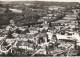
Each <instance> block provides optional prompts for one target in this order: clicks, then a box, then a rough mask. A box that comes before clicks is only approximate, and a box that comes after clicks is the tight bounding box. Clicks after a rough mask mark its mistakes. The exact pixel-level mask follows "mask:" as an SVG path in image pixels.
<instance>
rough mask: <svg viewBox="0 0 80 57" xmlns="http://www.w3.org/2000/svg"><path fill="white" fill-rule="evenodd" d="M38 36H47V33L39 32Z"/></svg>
mask: <svg viewBox="0 0 80 57" xmlns="http://www.w3.org/2000/svg"><path fill="white" fill-rule="evenodd" d="M36 37H47V34H46V33H39V34H38V35H37V36H36Z"/></svg>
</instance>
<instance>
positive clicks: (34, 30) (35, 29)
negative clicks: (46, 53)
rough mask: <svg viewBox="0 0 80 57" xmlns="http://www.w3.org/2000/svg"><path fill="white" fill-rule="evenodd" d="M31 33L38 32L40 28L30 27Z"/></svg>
mask: <svg viewBox="0 0 80 57" xmlns="http://www.w3.org/2000/svg"><path fill="white" fill-rule="evenodd" d="M29 31H30V33H38V29H37V28H34V27H31V28H30V29H29Z"/></svg>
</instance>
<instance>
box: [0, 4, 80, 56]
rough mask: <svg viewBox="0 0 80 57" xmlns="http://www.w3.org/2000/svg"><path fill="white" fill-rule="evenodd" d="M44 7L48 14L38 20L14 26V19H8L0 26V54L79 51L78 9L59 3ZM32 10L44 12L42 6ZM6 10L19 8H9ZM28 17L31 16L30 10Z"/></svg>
mask: <svg viewBox="0 0 80 57" xmlns="http://www.w3.org/2000/svg"><path fill="white" fill-rule="evenodd" d="M26 5H27V4H26ZM15 7H16V6H15ZM76 7H79V5H77V6H76ZM47 8H48V11H47V14H46V15H44V14H43V15H44V16H40V19H39V20H38V22H39V23H35V24H34V23H32V24H31V23H30V24H29V25H25V26H24V25H23V26H17V25H16V23H15V22H16V21H15V20H12V19H11V20H9V25H7V26H6V27H5V28H4V29H0V55H4V56H5V55H11V56H14V55H18V56H31V57H33V56H42V55H43V56H77V55H78V54H79V52H80V50H79V48H80V32H79V18H80V16H79V15H78V14H79V13H80V9H79V8H76V9H74V8H72V9H69V10H68V11H65V7H61V6H47ZM32 10H33V11H37V13H39V15H42V12H45V13H46V10H44V11H43V10H42V9H32ZM53 10H54V12H53ZM8 11H11V12H18V13H21V12H22V11H21V10H19V11H17V10H15V9H11V8H9V9H8ZM11 12H10V13H11ZM24 13H25V12H24ZM37 13H36V14H37ZM31 18H32V20H33V19H34V17H33V13H32V17H31ZM33 21H34V20H33ZM35 22H36V21H35ZM26 23H27V22H26ZM19 24H20V23H19ZM19 24H18V25H19Z"/></svg>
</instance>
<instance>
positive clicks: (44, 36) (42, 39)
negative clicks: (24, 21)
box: [36, 32, 48, 44]
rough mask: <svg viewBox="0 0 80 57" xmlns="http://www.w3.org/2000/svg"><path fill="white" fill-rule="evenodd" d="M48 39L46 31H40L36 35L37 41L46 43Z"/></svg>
mask: <svg viewBox="0 0 80 57" xmlns="http://www.w3.org/2000/svg"><path fill="white" fill-rule="evenodd" d="M47 41H48V35H47V34H46V33H41V32H40V33H39V34H38V35H37V36H36V43H38V44H41V43H45V42H47Z"/></svg>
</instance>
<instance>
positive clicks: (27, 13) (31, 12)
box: [0, 1, 80, 26]
mask: <svg viewBox="0 0 80 57" xmlns="http://www.w3.org/2000/svg"><path fill="white" fill-rule="evenodd" d="M77 5H80V3H78V2H43V1H23V2H20V1H17V2H7V3H6V2H2V1H1V2H0V26H3V25H8V24H9V20H14V21H15V23H16V25H18V26H22V25H26V24H30V23H37V22H38V20H40V19H41V18H42V17H44V16H47V14H48V13H49V7H52V6H60V7H64V8H65V9H64V11H68V10H70V9H72V8H77V7H76V6H77ZM78 8H79V6H78ZM10 9H17V10H15V12H14V11H12V10H10ZM19 11H20V12H19ZM21 11H22V12H21ZM51 11H53V13H52V14H53V15H54V10H51ZM58 13H60V12H58ZM63 15H64V14H62V15H60V16H63ZM60 18H61V17H59V15H58V16H57V17H56V20H57V19H60ZM53 21H54V19H53Z"/></svg>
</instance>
